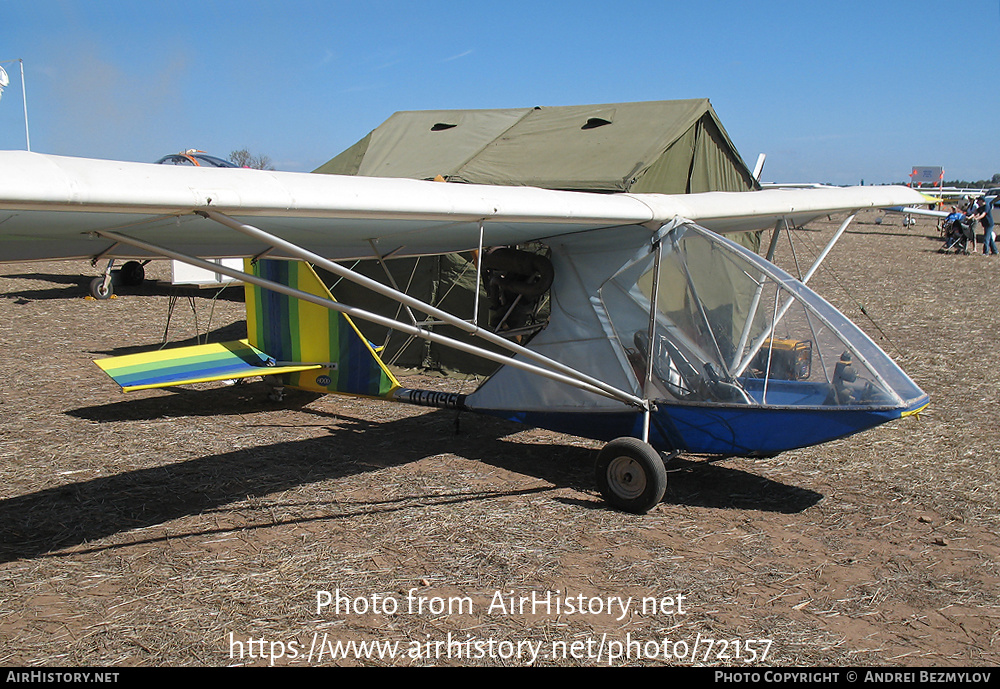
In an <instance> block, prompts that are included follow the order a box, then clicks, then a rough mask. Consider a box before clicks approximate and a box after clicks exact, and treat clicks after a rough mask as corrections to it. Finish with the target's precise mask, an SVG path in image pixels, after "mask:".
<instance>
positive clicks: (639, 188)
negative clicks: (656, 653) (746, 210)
mask: <svg viewBox="0 0 1000 689" xmlns="http://www.w3.org/2000/svg"><path fill="white" fill-rule="evenodd" d="M315 172H320V173H328V174H338V175H365V176H369V177H407V178H412V179H434V178H435V177H436V176H438V175H440V176H442V177H444V178H445V179H446V180H448V181H449V182H465V183H468V184H500V185H517V186H533V187H541V188H544V189H564V190H570V191H594V192H652V193H664V194H685V193H695V192H702V191H746V190H748V189H753V188H755V186H756V185H755V183H754V181H753V179H752V175H751V172H750V171H749V170H748V169H747V166H746V164H745V163H744V162H743V159H742V158H741V157H740V155H739V153H738V152H737V150H736V147H735V146H733V144H732V142H731V141H730V140H729V136H728V135H727V134H726V131H725V129H723V127H722V124H721V122H719V118H718V116H717V115H716V114H715V110H713V109H712V105H711V104H710V103H709V102H708V99H704V98H702V99H693V100H677V101H652V102H646V103H615V104H608V105H572V106H564V107H552V108H539V107H536V108H523V109H507V110H424V111H410V112H397V113H396V114H394V115H393V116H392V117H390V118H389V119H388V120H386V121H385V122H384V123H382V124H381V125H380V126H379V127H378V128H377V129H375V130H374V131H372V132H371V133H370V134H368V136H366V137H365V138H363V139H362V140H361V141H359V142H357V143H356V144H354V145H353V146H351V147H350V148H348V149H347V150H346V151H344V152H343V153H341V154H340V155H338V156H337V157H335V158H333V159H332V160H330V161H329V162H327V163H326V164H324V165H322V166H321V167H319V168H318V169H317V170H315Z"/></svg>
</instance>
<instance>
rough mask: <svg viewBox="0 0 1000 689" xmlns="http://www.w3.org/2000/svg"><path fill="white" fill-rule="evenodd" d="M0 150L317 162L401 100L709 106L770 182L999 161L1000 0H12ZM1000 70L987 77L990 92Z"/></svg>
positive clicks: (852, 178)
mask: <svg viewBox="0 0 1000 689" xmlns="http://www.w3.org/2000/svg"><path fill="white" fill-rule="evenodd" d="M2 17H3V18H2V23H0V26H2V29H3V30H2V33H0V36H2V39H0V61H2V64H3V66H4V67H5V68H6V69H7V71H8V72H9V73H10V76H11V84H10V86H8V87H7V89H6V90H5V91H4V93H3V96H2V99H0V148H3V149H16V148H21V149H23V148H24V146H25V136H24V124H23V113H22V103H21V82H20V75H19V72H18V65H17V63H16V62H14V63H10V62H6V61H7V60H17V59H18V58H20V59H22V60H23V61H24V63H23V64H24V69H25V82H26V84H25V85H26V88H27V101H28V118H29V124H30V133H31V148H32V150H34V151H38V152H43V153H54V154H60V155H73V156H87V157H95V158H116V159H123V160H139V161H152V160H155V159H157V158H159V157H160V156H162V155H165V154H166V153H172V152H176V151H178V150H180V149H183V148H200V149H203V150H205V151H208V152H209V153H214V154H216V155H220V156H223V157H225V156H227V155H228V154H229V152H230V151H232V150H234V149H237V148H249V149H250V150H251V151H252V152H255V153H263V154H266V155H268V156H270V157H271V158H272V160H273V161H274V163H275V166H276V167H277V168H278V169H284V170H295V171H309V170H312V169H314V168H316V167H318V166H319V165H321V164H322V163H324V162H326V161H327V160H328V159H330V158H332V157H333V156H334V155H336V154H337V153H339V152H340V151H342V150H343V149H345V148H347V147H348V146H350V145H351V144H353V143H354V142H355V141H357V140H358V139H360V138H361V137H363V136H364V135H365V134H367V133H368V132H369V131H370V130H372V129H374V128H375V127H376V126H378V125H379V124H380V123H381V122H382V121H384V120H385V119H386V118H387V117H389V116H390V115H391V114H392V113H393V112H395V111H397V110H423V109H449V108H500V107H526V106H534V105H541V106H546V105H571V104H582V103H611V102H625V101H644V100H670V99H675V98H705V97H707V98H709V99H710V100H711V102H712V104H713V106H714V107H715V109H716V112H717V113H718V114H719V117H720V118H721V120H722V122H723V125H724V126H725V127H726V129H727V131H728V132H729V135H730V137H731V138H732V140H733V142H734V143H735V144H736V146H737V147H738V148H739V150H740V152H741V153H742V155H743V158H744V159H745V160H746V161H747V163H748V164H749V165H751V166H752V165H753V164H754V161H755V160H756V158H757V154H758V153H761V152H764V153H766V154H767V156H768V158H767V165H766V166H765V169H764V175H763V177H764V181H782V182H791V181H821V182H831V183H835V184H857V183H859V182H860V181H861V180H862V179H863V180H864V181H865V182H866V183H880V182H891V181H901V180H905V179H906V177H907V175H908V174H909V171H910V168H911V166H914V165H941V166H943V167H944V168H945V176H946V178H949V179H953V178H964V179H980V178H987V177H989V176H990V175H992V174H993V173H995V172H1000V155H998V154H1000V136H998V129H1000V128H998V124H1000V107H998V106H1000V97H998V96H1000V84H997V83H996V75H997V74H998V73H1000V69H998V67H1000V64H998V63H1000V0H968V1H962V0H959V1H958V2H952V3H919V4H915V3H913V2H904V1H902V0H900V1H898V2H890V1H883V0H869V1H868V2H854V1H852V0H843V1H840V2H830V3H815V2H802V1H801V0H798V1H789V2H784V1H779V2H763V3H747V2H729V1H728V0H726V1H721V0H720V1H717V2H712V1H711V0H709V1H708V2H705V3H692V2H689V1H682V2H672V1H669V0H663V1H660V2H642V1H639V2H633V3H632V4H631V5H629V4H627V3H611V2H607V1H605V2H591V1H590V0H577V1H575V2H556V1H553V2H548V3H541V2H506V3H503V2H496V1H493V2H466V3H424V2H414V1H411V2H378V1H377V0H370V1H368V2H365V3H361V2H357V1H355V2H343V3H342V2H335V1H330V0H327V1H325V2H306V1H298V0H285V1H283V2H270V1H265V0H259V1H255V2H254V1H244V2H233V1H213V0H199V1H198V2H188V1H187V0H173V1H171V2H160V1H159V0H156V1H151V0H147V1H145V2H137V1H132V2H120V1H112V0H90V1H88V2H83V1H77V0H63V1H56V0H33V2H31V3H13V2H10V3H5V4H4V9H3V14H2ZM990 81H992V82H993V83H990Z"/></svg>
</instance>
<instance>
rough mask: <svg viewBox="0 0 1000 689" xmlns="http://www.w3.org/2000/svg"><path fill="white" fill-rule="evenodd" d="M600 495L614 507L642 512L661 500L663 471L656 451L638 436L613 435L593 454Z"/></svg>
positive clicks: (665, 481)
mask: <svg viewBox="0 0 1000 689" xmlns="http://www.w3.org/2000/svg"><path fill="white" fill-rule="evenodd" d="M594 471H595V474H596V478H597V487H598V489H599V490H600V491H601V495H603V496H604V499H605V500H607V501H608V504H610V505H611V506H612V507H614V508H615V509H619V510H622V511H624V512H632V513H634V514H645V513H646V512H648V511H649V510H651V509H653V508H654V507H655V506H656V505H658V504H659V502H660V500H662V499H663V494H664V493H665V492H666V490H667V470H666V468H665V467H664V465H663V459H662V458H661V457H660V453H659V452H657V451H656V450H654V449H653V447H652V445H650V444H649V443H644V442H642V441H641V440H639V439H638V438H616V439H615V440H612V441H611V442H610V443H608V444H607V445H605V446H604V448H603V449H602V450H601V451H600V453H599V454H598V455H597V464H596V465H595V468H594Z"/></svg>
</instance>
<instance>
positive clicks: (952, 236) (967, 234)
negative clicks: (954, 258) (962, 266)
mask: <svg viewBox="0 0 1000 689" xmlns="http://www.w3.org/2000/svg"><path fill="white" fill-rule="evenodd" d="M974 227H975V222H974V221H973V220H972V219H971V218H968V217H966V216H962V217H960V218H957V219H956V220H953V221H952V222H950V223H949V224H947V225H946V226H945V228H944V232H945V244H944V247H942V248H941V249H940V250H939V253H942V254H946V253H948V252H949V251H951V250H952V249H954V250H955V253H956V254H964V255H965V256H968V255H969V242H970V241H971V242H972V250H973V251H975V250H976V231H975V229H974Z"/></svg>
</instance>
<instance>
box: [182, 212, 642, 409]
mask: <svg viewBox="0 0 1000 689" xmlns="http://www.w3.org/2000/svg"><path fill="white" fill-rule="evenodd" d="M196 212H197V213H198V214H199V215H202V216H204V217H206V218H208V219H210V220H214V221H216V222H218V223H220V224H222V225H225V226H226V227H229V228H230V229H234V230H237V231H238V232H242V233H243V234H245V235H248V236H250V237H253V238H254V239H257V240H258V241H261V242H263V243H265V244H270V245H271V246H274V247H275V248H277V249H280V250H282V251H284V252H287V253H288V254H289V255H291V256H294V257H296V258H299V259H301V260H303V261H308V262H309V263H313V264H315V265H317V266H320V267H321V268H323V269H325V270H328V271H330V272H331V273H334V274H336V275H340V276H341V277H343V278H346V279H347V280H350V281H351V282H356V283H357V284H359V285H361V286H362V287H365V288H367V289H370V290H371V291H373V292H375V293H376V294H381V295H382V296H384V297H388V298H389V299H392V300H393V301H396V302H398V303H400V304H403V305H409V306H412V307H413V308H415V309H417V310H418V311H421V312H423V313H425V314H427V315H428V316H432V317H434V318H439V319H441V320H442V321H444V322H445V323H447V324H448V325H451V326H453V327H456V328H458V329H459V330H463V331H465V332H467V333H469V334H470V335H473V336H475V337H480V338H482V339H484V340H486V341H487V342H489V343H490V344H494V345H497V346H498V347H502V348H504V349H507V350H509V351H511V352H513V353H515V354H520V355H521V356H523V357H525V358H527V359H531V360H532V361H534V362H536V363H539V364H542V365H543V366H547V367H549V368H550V369H552V370H553V371H558V372H560V373H562V374H564V375H566V376H569V377H571V378H573V379H575V380H578V381H580V382H583V383H587V384H588V385H590V386H592V387H594V388H597V389H599V390H603V391H604V396H605V397H611V398H612V399H617V400H620V401H622V402H625V403H626V404H631V405H633V406H638V407H643V408H645V407H646V406H647V404H648V401H647V400H643V399H641V398H639V397H636V396H635V395H633V394H631V393H628V392H625V391H624V390H619V389H618V388H616V387H614V386H613V385H609V384H607V383H605V382H604V381H602V380H598V379H597V378H594V377H592V376H588V375H587V374H585V373H582V372H580V371H577V370H576V369H574V368H572V367H570V366H567V365H566V364H562V363H560V362H558V361H555V360H553V359H550V358H548V357H546V356H544V355H542V354H539V353H538V352H535V351H532V350H530V349H528V348H527V347H522V346H521V345H518V344H516V343H514V342H511V341H510V340H508V339H506V338H504V337H501V336H499V335H496V334H495V333H492V332H490V331H489V330H488V329H485V328H480V327H479V326H478V325H475V324H471V323H469V322H468V321H465V320H462V319H461V318H458V317H456V316H454V315H452V314H450V313H448V312H447V311H443V310H441V309H439V308H437V307H436V306H431V305H430V304H427V303H425V302H423V301H421V300H419V299H417V298H415V297H411V296H410V295H408V294H406V293H404V292H400V291H399V290H395V289H392V288H391V287H387V286H385V285H383V284H382V283H381V282H378V281H377V280H372V279H371V278H368V277H365V276H364V275H361V274H359V273H356V272H354V271H353V270H350V269H349V268H345V267H344V266H342V265H340V264H339V263H336V262H334V261H331V260H329V259H327V258H324V257H323V256H320V255H319V254H316V253H313V252H312V251H309V250H308V249H303V248H302V247H300V246H298V245H297V244H293V243H292V242H289V241H287V240H284V239H282V238H280V237H276V236H274V235H272V234H270V233H269V232H265V231H264V230H261V229H259V228H256V227H254V226H253V225H248V224H246V223H241V222H239V221H238V220H236V219H234V218H231V217H229V216H228V215H225V214H224V213H219V212H218V211H196ZM369 320H370V319H369ZM383 325H384V324H383ZM387 327H392V326H387ZM417 336H418V337H422V336H421V335H417ZM425 339H430V338H425ZM476 349H477V350H478V349H479V348H476ZM479 351H480V352H485V351H487V350H479ZM506 359H507V358H506V357H505V360H506Z"/></svg>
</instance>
